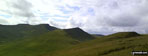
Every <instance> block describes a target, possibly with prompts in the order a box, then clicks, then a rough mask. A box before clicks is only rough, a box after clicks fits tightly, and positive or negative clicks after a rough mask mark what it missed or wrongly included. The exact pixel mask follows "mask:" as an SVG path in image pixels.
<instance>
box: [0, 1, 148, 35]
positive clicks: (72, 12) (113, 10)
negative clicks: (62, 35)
mask: <svg viewBox="0 0 148 56" xmlns="http://www.w3.org/2000/svg"><path fill="white" fill-rule="evenodd" d="M0 5H1V6H0V24H3V25H17V24H26V23H27V24H31V25H36V24H43V23H48V24H49V25H51V26H54V27H58V28H61V29H68V28H74V27H80V28H81V29H83V30H84V31H86V32H88V33H92V34H105V35H107V34H112V33H115V32H127V31H135V32H138V33H141V34H146V33H148V6H147V5H148V0H0Z"/></svg>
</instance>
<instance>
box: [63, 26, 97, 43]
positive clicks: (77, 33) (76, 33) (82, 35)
mask: <svg viewBox="0 0 148 56" xmlns="http://www.w3.org/2000/svg"><path fill="white" fill-rule="evenodd" d="M64 31H65V32H66V33H67V34H68V35H70V36H71V37H72V38H74V39H78V40H79V41H86V40H90V39H95V38H94V37H93V36H91V35H89V34H88V33H86V32H84V31H83V30H81V29H80V28H72V29H65V30H64Z"/></svg>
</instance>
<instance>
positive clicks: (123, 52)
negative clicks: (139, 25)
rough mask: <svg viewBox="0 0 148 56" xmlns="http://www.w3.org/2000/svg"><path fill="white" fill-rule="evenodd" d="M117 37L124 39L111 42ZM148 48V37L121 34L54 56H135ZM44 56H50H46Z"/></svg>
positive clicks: (69, 49)
mask: <svg viewBox="0 0 148 56" xmlns="http://www.w3.org/2000/svg"><path fill="white" fill-rule="evenodd" d="M121 33H122V34H121ZM133 34H134V35H133ZM116 36H118V37H122V38H112V39H111V40H110V38H111V37H116ZM147 46H148V35H139V34H137V33H135V32H120V33H115V34H112V35H109V36H105V37H100V38H98V39H95V40H91V41H88V42H83V43H81V44H78V45H75V46H72V47H71V48H67V49H65V50H61V51H57V52H55V53H53V54H54V55H53V56H133V55H132V54H131V52H132V51H148V47H147ZM44 56H50V55H49V54H45V55H44Z"/></svg>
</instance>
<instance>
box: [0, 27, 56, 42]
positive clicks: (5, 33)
mask: <svg viewBox="0 0 148 56" xmlns="http://www.w3.org/2000/svg"><path fill="white" fill-rule="evenodd" d="M55 29H56V28H55V27H51V26H49V25H48V24H41V25H28V24H19V25H0V41H1V42H6V41H12V40H16V39H20V38H23V37H28V36H29V37H30V36H38V35H41V34H44V33H47V32H49V31H52V30H55Z"/></svg>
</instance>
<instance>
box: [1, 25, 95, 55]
mask: <svg viewBox="0 0 148 56" xmlns="http://www.w3.org/2000/svg"><path fill="white" fill-rule="evenodd" d="M25 27H26V26H25ZM25 27H23V28H25ZM27 27H31V26H27ZM27 27H26V28H27ZM40 27H41V26H40ZM43 28H44V27H43ZM43 28H40V29H39V28H37V29H38V30H37V29H35V30H34V31H35V32H30V31H31V30H33V29H34V27H33V28H31V29H30V28H29V29H30V30H25V32H26V34H27V35H26V34H25V35H24V37H23V39H19V40H14V41H10V42H7V43H4V44H0V56H41V55H44V54H47V53H49V55H50V56H51V55H53V52H56V51H59V50H63V49H66V48H69V47H71V46H73V45H76V44H78V43H80V42H83V41H81V40H92V39H94V37H92V36H90V35H89V34H88V35H87V34H86V33H85V32H84V31H82V30H81V29H79V30H78V31H75V30H74V29H67V30H60V29H56V30H53V31H48V30H47V32H46V30H45V29H43ZM19 29H20V28H19ZM42 29H43V30H42ZM11 30H12V29H11ZM14 30H17V29H14ZM12 31H13V30H12ZM22 31H24V29H23V30H22V29H21V31H20V32H19V33H21V32H22ZM40 31H41V32H42V31H43V33H38V32H40ZM67 31H68V32H67ZM73 32H74V33H73ZM6 33H7V34H8V32H6ZM16 33H17V32H16ZM76 33H77V34H78V35H81V34H82V35H81V37H80V38H79V39H76V38H77V37H76V36H73V35H77V34H76ZM23 34H24V33H23ZM23 34H22V35H23ZM37 34H38V35H37ZM8 35H9V34H8ZM12 35H13V34H12ZM30 35H31V36H30ZM34 35H37V36H34ZM0 36H1V35H0ZM85 37H86V39H85ZM89 37H90V38H89ZM11 38H12V37H11ZM13 38H15V36H13ZM81 38H82V39H81ZM7 39H10V36H8V38H7ZM16 39H17V38H16ZM80 39H81V40H80Z"/></svg>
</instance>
